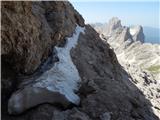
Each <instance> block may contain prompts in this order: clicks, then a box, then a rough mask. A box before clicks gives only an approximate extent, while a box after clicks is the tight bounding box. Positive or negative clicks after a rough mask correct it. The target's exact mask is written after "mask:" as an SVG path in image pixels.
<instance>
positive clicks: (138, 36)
mask: <svg viewBox="0 0 160 120" xmlns="http://www.w3.org/2000/svg"><path fill="white" fill-rule="evenodd" d="M129 31H130V34H131V35H132V36H133V40H134V41H140V42H142V43H144V39H145V37H144V33H143V28H142V26H133V27H130V29H129Z"/></svg>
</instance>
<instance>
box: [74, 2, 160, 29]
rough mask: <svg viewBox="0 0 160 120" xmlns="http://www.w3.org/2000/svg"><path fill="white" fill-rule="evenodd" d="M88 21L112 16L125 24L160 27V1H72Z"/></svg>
mask: <svg viewBox="0 0 160 120" xmlns="http://www.w3.org/2000/svg"><path fill="white" fill-rule="evenodd" d="M71 3H72V5H73V6H74V7H75V9H76V10H77V11H78V12H79V13H80V14H81V15H82V16H83V17H84V19H85V22H86V23H95V22H102V23H105V22H108V20H109V19H110V18H112V17H115V16H116V17H118V18H120V19H121V21H122V24H123V25H127V26H128V25H142V26H150V27H156V28H160V25H159V16H160V13H159V12H160V10H159V2H158V1H149V2H147V1H141V2H133V1H132V2H128V1H123V2H118V1H114V2H112V1H109V2H107V1H99V2H98V1H94V2H93V1H87V2H75V1H71Z"/></svg>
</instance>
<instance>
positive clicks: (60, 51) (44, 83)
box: [33, 25, 85, 104]
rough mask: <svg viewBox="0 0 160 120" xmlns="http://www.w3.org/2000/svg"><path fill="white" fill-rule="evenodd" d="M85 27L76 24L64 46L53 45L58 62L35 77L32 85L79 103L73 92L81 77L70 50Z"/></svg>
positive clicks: (76, 88)
mask: <svg viewBox="0 0 160 120" xmlns="http://www.w3.org/2000/svg"><path fill="white" fill-rule="evenodd" d="M84 30H85V28H84V27H80V26H78V25H77V27H76V29H75V33H74V34H73V36H72V37H68V38H67V43H66V45H65V47H55V49H56V51H57V56H58V58H59V62H57V63H55V65H54V66H53V68H51V69H50V70H48V71H46V72H45V73H43V74H42V76H41V77H39V78H38V79H37V83H35V84H34V85H33V86H34V87H41V88H47V89H48V90H50V91H53V92H59V93H61V94H63V95H65V97H66V98H67V99H68V100H69V101H70V102H72V103H74V104H79V102H80V98H79V96H78V95H76V94H75V93H74V92H75V91H77V90H78V89H79V83H80V82H81V78H80V76H79V73H78V70H77V68H76V66H75V65H74V64H73V62H72V58H71V56H70V50H71V49H72V48H74V47H75V46H76V45H77V41H78V38H79V34H80V33H81V32H82V33H84Z"/></svg>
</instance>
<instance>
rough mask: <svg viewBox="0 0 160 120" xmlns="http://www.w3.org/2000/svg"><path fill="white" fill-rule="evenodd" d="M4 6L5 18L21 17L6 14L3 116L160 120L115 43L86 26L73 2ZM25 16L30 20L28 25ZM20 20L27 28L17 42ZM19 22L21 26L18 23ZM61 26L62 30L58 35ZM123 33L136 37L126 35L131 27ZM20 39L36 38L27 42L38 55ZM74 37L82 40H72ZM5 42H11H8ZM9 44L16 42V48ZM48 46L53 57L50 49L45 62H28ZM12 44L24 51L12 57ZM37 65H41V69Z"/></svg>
mask: <svg viewBox="0 0 160 120" xmlns="http://www.w3.org/2000/svg"><path fill="white" fill-rule="evenodd" d="M2 5H3V7H4V8H2V10H3V11H2V12H3V13H2V14H4V15H2V19H4V18H5V15H6V17H7V15H8V17H9V18H12V15H15V16H14V17H13V19H16V18H17V19H16V21H18V23H16V21H14V22H11V21H12V19H11V21H8V22H7V19H6V21H5V20H3V22H2V24H3V25H2V26H4V25H6V26H7V24H10V26H12V27H11V28H10V27H9V26H8V27H3V32H2V36H3V37H2V38H3V42H4V43H2V48H3V49H2V50H3V52H2V55H1V56H2V61H3V63H5V64H3V63H2V64H3V67H2V73H3V76H2V79H3V82H2V83H3V86H4V87H3V89H2V93H3V94H2V95H3V96H5V97H2V98H3V99H2V119H3V120H64V119H65V120H106V119H107V120H135V119H137V120H138V119H140V120H158V117H157V116H156V115H155V114H154V113H153V111H152V105H151V103H150V101H148V100H147V99H146V97H145V96H144V95H143V94H142V92H141V91H140V90H139V89H138V88H137V86H135V85H134V84H133V83H132V82H131V81H132V77H131V76H130V75H129V74H128V73H127V72H126V71H125V70H124V68H123V67H122V66H121V65H120V64H119V62H118V59H117V57H116V54H115V53H114V51H113V49H112V48H111V46H110V45H109V44H108V43H106V42H105V41H103V40H102V39H101V38H100V37H99V34H98V33H97V32H96V31H95V30H94V29H93V28H92V27H91V26H90V25H84V23H83V18H81V16H80V15H79V14H78V13H77V11H75V10H74V9H73V7H72V6H71V5H70V4H69V3H68V2H56V1H54V2H46V1H43V2H4V3H2ZM14 6H16V7H14ZM18 6H19V7H18ZM20 6H22V8H21V7H20ZM9 8H12V10H11V9H9ZM8 9H9V10H8ZM15 9H16V10H15ZM14 10H15V11H14ZM17 11H27V13H26V14H21V12H18V13H17ZM22 13H23V12H22ZM68 15H69V16H68ZM8 17H7V18H8ZM29 18H30V19H29ZM34 20H36V21H34ZM24 21H25V23H27V22H28V25H26V26H25V25H24V24H25V23H23V22H24ZM37 21H39V22H37ZM19 22H20V23H21V22H22V23H23V24H22V28H21V29H18V30H22V33H20V34H19V36H20V35H21V34H22V36H20V37H18V36H16V38H17V39H18V41H17V42H14V40H15V38H14V32H15V31H16V30H17V29H16V28H17V26H18V24H19ZM32 22H33V23H34V22H35V23H34V24H32ZM13 23H16V25H14V26H13V25H12V24H13ZM29 23H30V24H31V25H30V24H29ZM76 24H78V25H76ZM23 26H24V27H23ZM29 26H30V27H31V28H30V29H32V27H35V28H34V30H35V31H37V36H33V35H34V33H35V31H34V32H32V31H31V32H30V29H29V28H28V27H29ZM38 26H40V28H39V27H38ZM57 26H60V27H57ZM76 26H79V27H80V28H81V27H82V26H84V27H85V29H80V30H84V34H82V33H79V34H77V32H76V28H77V27H76ZM5 29H7V30H8V32H5ZM114 29H115V28H114ZM7 30H6V31H7ZM18 30H17V31H18ZM27 30H28V32H29V33H30V34H29V33H28V32H27ZM55 30H57V31H58V32H57V33H55V34H52V33H54V32H55ZM78 30H79V29H78ZM79 32H80V31H79ZM81 32H82V31H81ZM118 32H119V33H121V32H122V33H124V34H123V35H122V36H121V38H125V39H126V38H127V39H128V40H127V42H128V44H129V41H130V39H129V38H130V37H128V36H127V37H125V36H126V33H127V34H128V29H125V30H124V31H123V29H122V28H121V29H119V30H118ZM7 33H9V35H10V36H12V37H11V38H14V39H13V42H10V39H11V38H8V39H4V38H5V37H6V34H7ZM12 33H13V34H12ZM31 33H32V34H31ZM50 34H51V36H52V37H50ZM16 35H17V34H16ZM25 35H27V36H25ZM39 35H40V36H39ZM10 36H8V37H10ZM116 36H117V35H116ZM37 37H38V38H37ZM24 38H25V39H24ZM42 38H43V39H42ZM44 38H46V39H44ZM17 39H16V40H17ZM11 40H12V39H11ZM20 40H22V41H21V42H24V41H25V40H26V41H27V43H26V42H25V43H24V45H28V44H29V45H30V44H31V43H33V44H31V46H27V47H26V48H27V51H30V52H32V54H26V53H28V52H25V50H24V51H22V52H21V48H22V47H23V44H18V47H16V46H15V45H17V44H16V43H18V42H19V41H20ZM28 40H29V41H28ZM38 40H40V42H38ZM43 40H44V41H43ZM72 40H76V42H75V41H73V42H70V41H72ZM5 41H6V42H7V41H9V42H7V43H8V44H7V43H5ZM28 42H29V43H28ZM9 43H12V45H13V46H12V45H11V47H10V44H9ZM46 44H48V46H45V45H46ZM128 44H127V45H128ZM43 45H44V46H45V47H46V49H49V46H52V48H53V49H51V50H50V53H51V54H50V55H49V56H48V54H47V53H48V52H47V53H44V56H46V60H44V62H42V61H43V60H42V61H40V64H39V65H37V64H36V63H37V62H35V64H36V65H33V66H32V64H31V62H29V64H28V63H26V62H28V61H30V59H32V58H34V55H36V56H41V55H42V51H43V52H44V50H45V49H44V46H43ZM4 46H6V47H4ZM33 46H34V47H33ZM5 48H7V49H5ZM9 48H11V49H12V51H14V53H15V54H16V55H19V54H17V51H16V50H17V48H19V49H18V50H20V53H21V54H22V55H23V56H15V54H11V56H12V59H13V60H14V61H12V59H10V58H11V57H10V54H9V53H10V52H9V51H10V49H9ZM31 48H33V49H35V51H34V50H32V49H31ZM38 48H41V50H42V51H41V50H39V49H38ZM7 50H8V51H7ZM8 54H9V55H8ZM30 55H32V57H30ZM19 58H21V59H22V60H19ZM29 58H30V59H29ZM36 58H37V57H35V58H34V59H36ZM38 58H41V59H42V58H43V57H38ZM38 58H37V59H38ZM17 59H18V60H19V61H20V62H22V61H23V59H24V60H25V61H26V62H24V64H21V65H22V66H20V65H19V64H20V63H19V62H16V60H17ZM26 59H28V60H26ZM18 60H17V61H18ZM23 65H24V66H23ZM27 65H28V66H27ZM12 66H13V67H12ZM26 66H27V67H26ZM35 66H38V69H37V70H36V71H35V69H36V67H35ZM22 71H23V72H22ZM32 71H34V73H32ZM11 73H12V74H11ZM21 73H27V74H25V75H24V74H23V75H22V74H21ZM28 73H30V75H28ZM19 74H20V75H19ZM143 77H145V75H144V76H143ZM13 78H14V79H13ZM147 82H150V80H148V81H147ZM9 86H10V87H9ZM11 88H13V89H11ZM6 93H7V94H6ZM77 101H78V102H77ZM7 109H8V111H7ZM8 112H9V113H10V114H16V115H15V116H13V115H10V114H9V113H8Z"/></svg>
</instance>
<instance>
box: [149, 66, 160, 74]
mask: <svg viewBox="0 0 160 120" xmlns="http://www.w3.org/2000/svg"><path fill="white" fill-rule="evenodd" d="M147 70H149V71H151V72H153V73H159V72H160V65H152V66H150V67H149V68H147Z"/></svg>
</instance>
